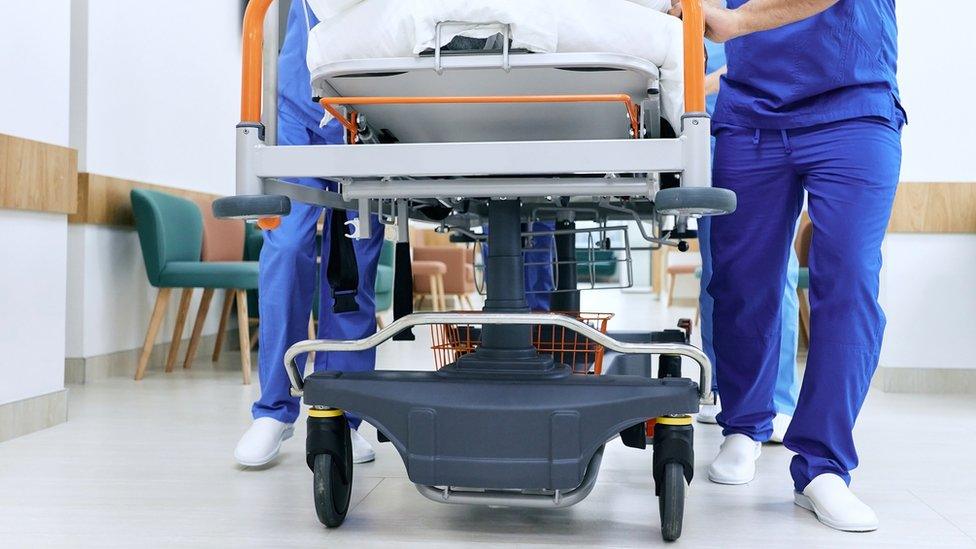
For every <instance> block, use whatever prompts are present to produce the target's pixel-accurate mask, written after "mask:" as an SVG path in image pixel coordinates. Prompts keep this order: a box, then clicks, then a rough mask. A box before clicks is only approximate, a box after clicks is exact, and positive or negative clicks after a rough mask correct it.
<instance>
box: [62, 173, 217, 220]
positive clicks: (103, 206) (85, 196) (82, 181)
mask: <svg viewBox="0 0 976 549" xmlns="http://www.w3.org/2000/svg"><path fill="white" fill-rule="evenodd" d="M132 189H151V190H154V191H160V192H164V193H169V194H172V195H176V196H181V197H183V198H188V199H191V200H192V199H201V198H202V199H209V200H213V199H214V198H217V195H214V194H210V193H202V192H197V191H190V190H186V189H177V188H175V187H167V186H164V185H154V184H152V183H144V182H142V181H133V180H131V179H121V178H118V177H110V176H107V175H99V174H94V173H85V172H82V173H79V174H78V186H77V203H78V208H77V212H76V213H75V214H74V215H70V216H68V223H73V224H88V225H112V226H121V227H131V226H133V225H134V224H135V223H134V220H133V218H132V202H131V201H130V199H129V192H130V191H132Z"/></svg>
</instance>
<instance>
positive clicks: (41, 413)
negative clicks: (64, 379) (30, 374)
mask: <svg viewBox="0 0 976 549" xmlns="http://www.w3.org/2000/svg"><path fill="white" fill-rule="evenodd" d="M67 420H68V390H67V389H61V390H60V391H54V392H53V393H47V394H46V395H40V396H36V397H31V398H25V399H24V400H18V401H15V402H10V403H7V404H0V442H3V441H5V440H10V439H12V438H16V437H20V436H24V435H27V434H30V433H33V432H35V431H40V430H42V429H47V428H48V427H53V426H55V425H58V424H60V423H64V422H65V421H67Z"/></svg>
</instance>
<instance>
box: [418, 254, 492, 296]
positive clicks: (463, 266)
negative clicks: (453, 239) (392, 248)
mask: <svg viewBox="0 0 976 549" xmlns="http://www.w3.org/2000/svg"><path fill="white" fill-rule="evenodd" d="M473 254H474V249H472V248H464V247H461V246H455V245H450V246H415V247H414V248H413V269H414V271H413V273H414V283H413V284H414V294H415V295H418V296H420V302H421V303H423V299H424V296H426V295H430V296H432V299H439V300H440V302H439V303H435V304H434V310H445V309H446V308H447V303H446V298H447V297H448V296H450V297H453V298H454V299H455V300H456V302H457V305H458V308H459V309H463V308H465V307H467V308H468V309H474V304H473V303H472V302H471V294H473V293H474V292H475V291H477V288H475V284H474V265H473V259H474V257H473ZM425 262H431V263H440V264H442V265H444V272H443V273H426V272H425V269H426V267H425V265H424V263H425ZM425 274H426V276H425ZM435 284H436V285H439V287H436V286H435Z"/></svg>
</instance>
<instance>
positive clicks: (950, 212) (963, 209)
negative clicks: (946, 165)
mask: <svg viewBox="0 0 976 549" xmlns="http://www.w3.org/2000/svg"><path fill="white" fill-rule="evenodd" d="M888 232H890V233H976V183H902V184H901V185H899V187H898V195H897V196H896V197H895V208H894V211H893V212H892V214H891V224H890V225H889V226H888Z"/></svg>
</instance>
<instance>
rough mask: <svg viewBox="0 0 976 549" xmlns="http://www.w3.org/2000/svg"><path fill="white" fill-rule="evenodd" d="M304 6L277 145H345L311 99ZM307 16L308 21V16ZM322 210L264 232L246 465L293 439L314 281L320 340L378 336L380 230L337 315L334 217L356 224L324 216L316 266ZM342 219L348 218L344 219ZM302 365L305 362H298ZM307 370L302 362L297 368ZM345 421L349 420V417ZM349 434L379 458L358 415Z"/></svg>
mask: <svg viewBox="0 0 976 549" xmlns="http://www.w3.org/2000/svg"><path fill="white" fill-rule="evenodd" d="M304 6H305V2H300V1H295V2H292V4H291V10H290V12H289V14H288V27H287V31H286V34H285V42H284V46H283V48H282V50H281V54H280V57H279V60H278V144H279V145H332V144H339V143H343V142H344V134H343V129H342V126H340V125H339V124H338V123H337V122H336V121H335V120H332V121H331V122H329V123H328V124H326V125H325V126H324V127H320V121H321V120H322V119H323V116H324V115H325V112H324V110H323V109H322V107H320V106H319V105H317V104H316V103H314V102H313V101H312V89H311V85H310V83H309V81H310V76H309V71H308V66H307V65H306V63H305V53H306V49H307V47H308V28H309V25H315V24H316V23H317V21H316V19H315V16H314V15H313V14H312V13H311V12H308V13H307V14H306V13H305V10H304ZM306 17H307V18H306ZM292 183H299V184H301V185H307V186H310V187H317V188H328V189H331V190H335V184H334V183H333V182H331V181H325V180H322V179H310V178H306V179H298V180H293V181H292ZM321 214H322V208H320V207H318V206H310V205H308V204H303V203H300V202H292V208H291V214H289V215H287V216H285V217H283V218H282V219H281V226H280V227H279V228H277V229H275V230H273V231H267V232H265V233H264V247H263V249H262V250H261V265H260V280H259V289H260V295H261V299H260V305H259V307H260V312H261V347H260V350H259V354H258V365H259V370H260V378H261V397H260V398H259V399H258V400H257V402H255V403H254V406H253V407H252V415H253V417H254V422H253V423H252V424H251V427H250V428H249V429H248V430H247V432H245V433H244V436H243V437H241V440H240V442H239V443H238V444H237V448H236V450H235V451H234V457H235V458H236V459H237V461H238V463H240V464H241V465H245V466H259V465H264V464H266V463H268V462H270V461H271V460H273V459H274V458H275V456H277V455H278V451H279V449H280V448H281V443H282V442H283V441H284V440H286V439H288V438H290V437H291V436H292V433H293V431H294V423H295V420H296V419H298V413H299V399H297V398H294V397H292V396H291V395H290V394H289V392H288V391H289V388H290V385H289V382H288V377H287V375H286V373H285V368H284V366H283V365H282V359H283V357H284V355H285V351H286V350H287V349H288V348H289V347H290V346H291V345H292V344H294V343H296V342H298V341H300V340H303V339H306V337H307V335H308V321H309V315H310V314H311V308H312V299H313V295H314V293H315V288H316V277H318V284H319V286H320V288H322V290H321V291H320V292H319V295H320V302H319V303H320V306H319V333H318V337H319V338H322V339H360V338H363V337H366V336H368V335H370V334H373V333H374V332H375V331H376V316H375V310H376V306H375V302H374V284H375V282H376V266H377V263H378V261H379V255H380V250H381V248H382V246H383V228H382V226H381V225H380V223H379V221H378V220H377V219H376V217H375V216H371V218H370V220H369V222H370V223H371V224H372V227H371V229H372V232H371V235H372V237H371V238H369V239H364V240H355V241H354V243H353V245H354V248H355V253H356V261H357V266H358V270H359V289H358V291H357V294H356V297H355V300H356V304H357V305H358V311H353V312H342V313H336V312H335V311H334V310H333V303H334V300H333V298H332V293H331V292H330V286H329V283H328V280H327V277H326V266H327V265H328V264H329V257H330V246H329V241H330V233H329V231H330V221H331V216H333V215H340V216H346V217H347V218H348V220H353V219H356V218H357V214H356V212H352V211H349V212H342V211H333V210H327V211H326V216H327V222H326V223H325V227H324V233H323V235H322V253H321V255H322V261H321V268H318V267H317V265H316V257H315V256H316V254H315V239H316V229H317V228H316V225H317V223H318V220H319V218H320V216H321ZM344 221H345V219H344ZM299 360H300V361H304V360H305V358H304V356H303V357H299ZM375 363H376V351H375V349H371V350H369V351H362V352H355V353H316V356H315V369H316V370H339V371H364V370H372V369H373V367H374V365H375ZM302 367H303V365H302V364H301V363H300V364H299V369H301V368H302ZM347 416H348V414H347ZM349 422H350V426H351V427H352V428H353V431H352V447H353V461H354V462H355V463H363V462H367V461H372V460H373V459H374V457H375V453H374V451H373V448H372V447H371V446H370V444H369V442H367V441H366V439H364V438H363V437H362V435H360V434H359V432H358V431H357V430H356V429H357V428H358V426H359V424H360V423H361V420H360V419H359V418H358V417H353V416H349Z"/></svg>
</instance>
